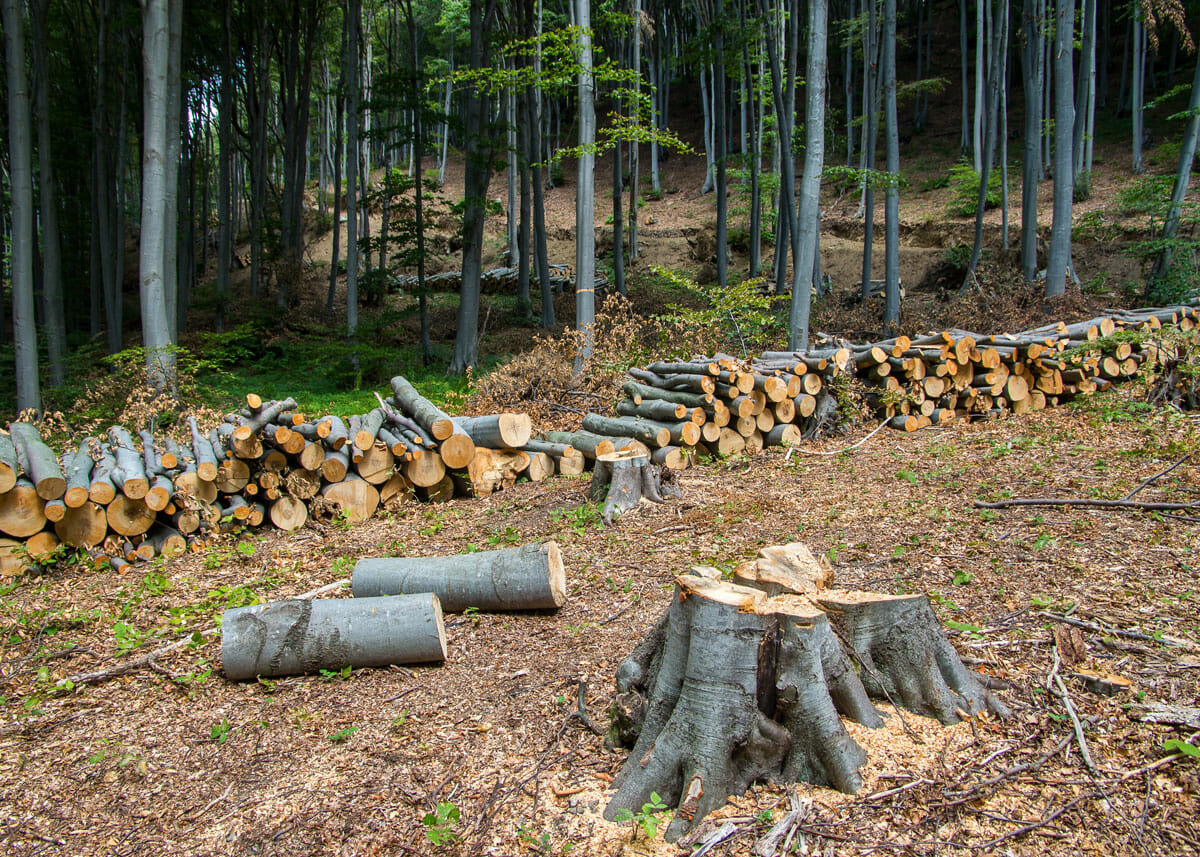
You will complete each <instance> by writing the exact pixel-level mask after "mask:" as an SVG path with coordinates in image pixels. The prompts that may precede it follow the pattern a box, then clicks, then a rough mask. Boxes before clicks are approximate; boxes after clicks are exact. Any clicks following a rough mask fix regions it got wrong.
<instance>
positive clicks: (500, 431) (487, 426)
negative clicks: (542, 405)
mask: <svg viewBox="0 0 1200 857" xmlns="http://www.w3.org/2000/svg"><path fill="white" fill-rule="evenodd" d="M454 424H455V425H457V426H458V427H459V428H461V429H462V430H463V431H464V432H466V433H467V435H468V436H470V438H471V440H472V441H473V442H474V443H475V445H476V446H482V447H485V448H487V449H521V448H522V447H524V446H525V445H526V444H527V443H529V438H530V437H531V436H532V434H533V422H532V420H530V418H529V414H491V415H488V416H482V417H455V418H454Z"/></svg>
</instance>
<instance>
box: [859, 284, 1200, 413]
mask: <svg viewBox="0 0 1200 857" xmlns="http://www.w3.org/2000/svg"><path fill="white" fill-rule="evenodd" d="M1198 320H1200V311H1198V310H1197V308H1195V307H1188V306H1176V307H1160V308H1152V309H1145V310H1136V311H1120V312H1114V313H1113V314H1111V315H1106V316H1101V317H1098V318H1095V319H1091V320H1090V321H1083V322H1078V323H1076V324H1071V325H1066V324H1062V323H1061V322H1060V323H1058V324H1053V325H1047V326H1045V327H1040V328H1036V329H1034V330H1027V331H1025V332H1023V333H1017V334H1011V335H1000V336H983V335H980V334H975V333H970V332H968V331H963V330H948V331H943V332H941V333H937V334H931V335H929V336H925V337H921V338H918V339H909V337H907V336H899V337H896V338H894V339H889V340H886V341H884V342H876V343H872V344H867V345H856V346H853V349H852V353H853V362H854V367H855V369H856V371H857V373H858V377H859V378H860V379H861V380H862V381H863V382H864V383H865V384H866V385H867V388H868V394H867V397H868V403H869V404H870V405H871V406H872V407H873V408H874V410H875V411H876V413H877V414H878V415H879V416H880V417H882V418H885V419H887V420H888V424H889V425H890V426H891V427H892V428H895V429H899V430H903V431H914V430H916V429H918V428H924V427H925V426H929V425H946V424H948V423H950V422H953V421H954V420H956V419H991V418H995V417H998V416H1000V415H1002V414H1004V413H1017V414H1022V413H1028V412H1029V411H1035V410H1042V409H1043V408H1046V407H1053V406H1056V405H1058V404H1060V403H1062V402H1065V401H1068V400H1070V399H1071V398H1073V397H1075V396H1080V395H1089V394H1091V393H1094V392H1096V391H1097V390H1102V389H1105V388H1107V387H1108V386H1109V385H1110V384H1112V383H1113V382H1115V381H1120V380H1122V379H1124V378H1128V377H1131V376H1133V375H1136V374H1137V373H1138V371H1139V370H1140V368H1141V366H1142V364H1143V363H1144V362H1146V361H1147V360H1154V361H1155V362H1156V363H1161V362H1162V361H1163V360H1165V359H1167V358H1169V357H1170V356H1171V355H1170V354H1167V353H1166V352H1165V351H1164V346H1163V345H1161V344H1156V343H1154V342H1153V341H1152V340H1143V341H1138V340H1135V339H1133V338H1130V339H1116V340H1113V341H1111V342H1109V343H1104V344H1103V345H1100V343H1099V340H1101V339H1103V338H1104V337H1108V336H1111V335H1112V334H1114V333H1117V332H1120V331H1142V332H1148V331H1154V330H1157V329H1159V328H1160V327H1162V326H1163V325H1164V324H1170V325H1174V326H1176V327H1178V328H1179V329H1181V330H1185V331H1186V330H1191V329H1193V328H1194V327H1195V326H1196V324H1197V321H1198Z"/></svg>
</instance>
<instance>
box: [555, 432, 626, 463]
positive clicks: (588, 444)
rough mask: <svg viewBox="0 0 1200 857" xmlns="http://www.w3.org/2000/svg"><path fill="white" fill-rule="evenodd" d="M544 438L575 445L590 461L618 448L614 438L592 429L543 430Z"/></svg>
mask: <svg viewBox="0 0 1200 857" xmlns="http://www.w3.org/2000/svg"><path fill="white" fill-rule="evenodd" d="M542 439H543V440H545V441H547V442H548V443H562V444H566V445H568V446H571V447H574V448H575V449H577V450H579V451H580V452H581V453H582V454H583V456H584V458H586V459H587V460H588V461H595V460H596V456H598V455H605V454H607V453H610V452H613V451H614V450H616V447H615V446H614V445H613V442H612V438H608V437H605V436H604V435H599V434H593V433H592V432H590V431H575V432H571V431H547V432H542Z"/></svg>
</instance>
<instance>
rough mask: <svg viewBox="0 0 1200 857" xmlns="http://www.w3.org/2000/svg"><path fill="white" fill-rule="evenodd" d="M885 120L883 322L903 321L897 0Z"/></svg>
mask: <svg viewBox="0 0 1200 857" xmlns="http://www.w3.org/2000/svg"><path fill="white" fill-rule="evenodd" d="M883 121H884V138H885V140H886V147H887V170H888V174H889V177H888V185H887V198H886V201H885V204H884V244H885V246H884V283H885V286H884V288H885V290H886V291H885V296H884V309H883V322H884V324H885V325H888V326H895V325H896V324H899V322H900V187H899V183H898V182H899V177H900V129H899V127H898V126H897V120H896V0H884V4H883Z"/></svg>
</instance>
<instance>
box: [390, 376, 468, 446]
mask: <svg viewBox="0 0 1200 857" xmlns="http://www.w3.org/2000/svg"><path fill="white" fill-rule="evenodd" d="M391 387H392V395H394V396H395V397H396V403H397V404H398V405H399V406H400V408H401V409H402V410H403V411H404V412H405V413H406V414H408V415H409V416H411V417H412V418H413V420H414V421H415V422H416V423H417V425H419V426H421V428H423V429H425V430H426V431H427V432H429V433H430V434H431V435H432V436H433V439H434V440H445V439H446V438H448V437H450V436H451V435H452V434H453V433H454V423H453V421H451V419H450V417H449V416H448V415H447V414H446V412H445V411H443V410H442V409H441V408H439V407H438V406H437V405H435V404H434V403H433V402H431V401H429V400H428V399H426V398H425V397H424V396H422V395H421V394H420V393H418V392H417V389H416V388H415V387H414V386H413V385H412V384H410V383H409V381H408V379H406V378H404V377H403V376H401V375H397V376H396V377H395V378H393V379H392V381H391Z"/></svg>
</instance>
